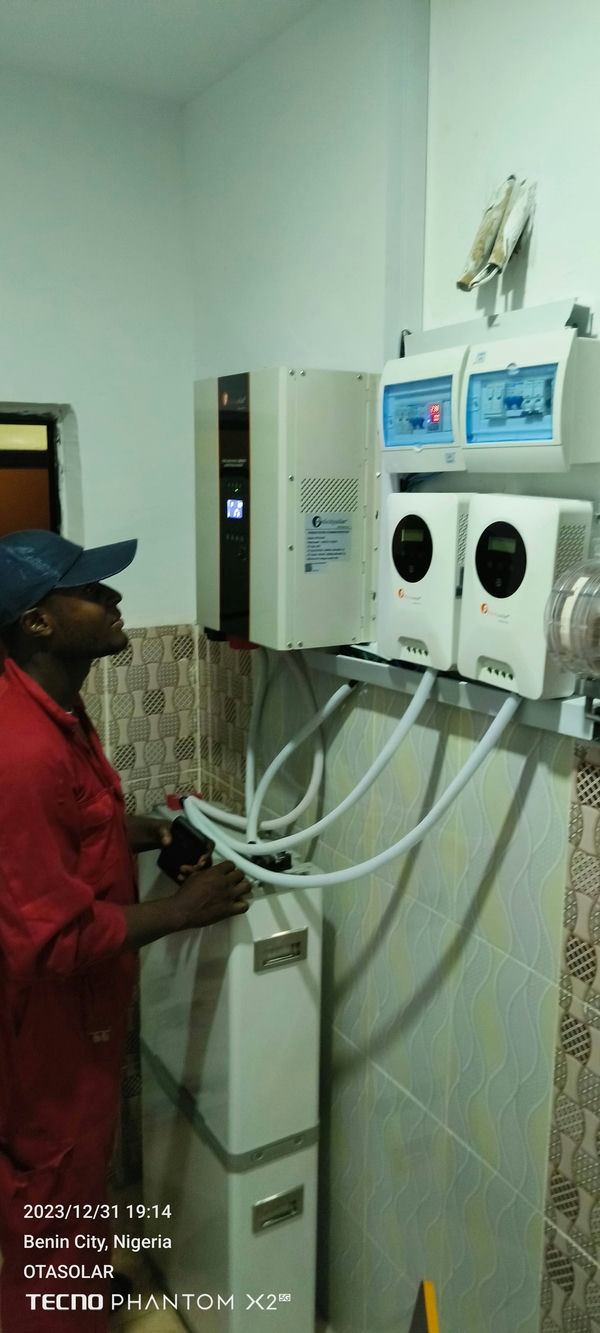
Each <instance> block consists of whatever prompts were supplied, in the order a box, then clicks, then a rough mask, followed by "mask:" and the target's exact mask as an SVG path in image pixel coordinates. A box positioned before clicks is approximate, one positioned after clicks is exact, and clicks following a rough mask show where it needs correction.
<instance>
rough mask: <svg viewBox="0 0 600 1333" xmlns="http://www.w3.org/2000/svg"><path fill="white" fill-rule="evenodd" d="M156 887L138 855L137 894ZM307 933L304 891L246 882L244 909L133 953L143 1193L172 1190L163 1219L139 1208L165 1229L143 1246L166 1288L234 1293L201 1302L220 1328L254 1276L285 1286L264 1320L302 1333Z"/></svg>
mask: <svg viewBox="0 0 600 1333" xmlns="http://www.w3.org/2000/svg"><path fill="white" fill-rule="evenodd" d="M170 890H171V886H170V885H169V884H168V883H167V882H166V881H165V880H164V877H163V876H162V875H161V874H160V873H159V872H158V871H157V868H156V860H155V857H153V856H152V855H151V854H147V855H146V856H143V857H141V858H140V893H141V897H142V898H143V899H144V900H149V899H150V898H152V897H154V896H157V895H162V894H164V893H165V892H169V891H170ZM321 939H322V903H321V890H320V889H319V888H310V889H307V890H306V891H298V890H291V891H289V892H286V891H285V889H283V890H278V891H276V892H272V891H269V890H268V889H265V888H263V887H261V886H260V885H257V886H256V887H255V889H254V891H253V900H252V904H251V907H250V910H249V911H248V913H246V914H245V915H243V916H237V917H233V918H231V919H230V920H229V921H223V922H218V923H216V924H215V925H213V926H210V927H207V928H206V929H204V930H196V931H185V932H181V933H179V934H177V935H172V936H167V937H166V938H165V939H162V940H157V941H156V942H155V943H154V944H152V945H150V946H149V947H148V948H147V949H145V950H144V951H143V953H142V966H141V1032H142V1049H143V1054H144V1083H143V1098H144V1102H143V1143H144V1190H145V1199H146V1201H147V1203H148V1204H150V1205H159V1203H160V1201H161V1200H164V1201H165V1203H164V1204H162V1205H161V1206H162V1207H164V1206H165V1204H169V1198H170V1196H173V1194H175V1195H176V1198H177V1206H176V1209H175V1206H174V1207H173V1216H172V1219H171V1220H170V1222H169V1227H168V1228H167V1227H166V1226H165V1224H164V1221H163V1219H161V1216H160V1209H158V1213H159V1215H158V1217H157V1218H155V1217H154V1215H153V1213H152V1209H150V1212H151V1213H152V1215H151V1216H149V1217H148V1222H147V1225H148V1232H147V1234H148V1235H149V1236H152V1235H155V1236H156V1235H159V1234H160V1233H161V1232H162V1233H164V1232H165V1231H166V1230H169V1234H171V1235H172V1237H173V1243H172V1246H171V1247H169V1248H167V1249H164V1250H163V1249H160V1248H157V1250H156V1252H153V1256H152V1257H153V1261H154V1263H155V1264H156V1266H157V1267H158V1268H159V1270H160V1272H161V1273H162V1275H163V1279H164V1282H165V1285H166V1287H167V1290H168V1291H169V1292H175V1291H178V1290H187V1291H192V1290H197V1291H198V1292H199V1294H203V1293H204V1294H206V1293H209V1292H213V1293H217V1292H218V1291H220V1292H221V1294H222V1295H223V1294H224V1293H225V1288H227V1294H228V1295H234V1294H236V1295H237V1299H236V1301H235V1302H234V1306H233V1307H232V1306H231V1304H225V1303H223V1304H222V1306H221V1308H220V1309H219V1308H218V1303H217V1304H215V1307H214V1310H213V1317H214V1318H215V1319H217V1320H218V1322H217V1323H216V1324H215V1328H218V1329H220V1330H222V1333H237V1330H238V1329H240V1330H241V1329H242V1328H244V1327H245V1326H246V1324H245V1323H244V1321H246V1322H247V1321H248V1320H249V1319H250V1315H251V1312H250V1311H247V1310H245V1309H244V1306H243V1300H244V1298H245V1291H247V1292H249V1293H251V1292H252V1291H253V1290H254V1288H255V1287H256V1284H257V1282H258V1281H259V1275H260V1282H262V1283H263V1284H264V1285H263V1286H262V1287H261V1288H260V1290H261V1291H263V1292H264V1290H265V1286H267V1285H268V1288H269V1294H272V1289H274V1288H275V1287H276V1288H277V1290H276V1292H275V1294H276V1295H277V1296H279V1294H282V1295H284V1296H285V1295H288V1294H289V1296H290V1302H289V1304H290V1307H291V1308H293V1310H294V1311H295V1313H294V1316H293V1320H294V1321H295V1322H294V1321H292V1322H288V1323H285V1324H284V1322H283V1318H280V1320H279V1321H278V1322H279V1323H280V1324H281V1325H282V1326H284V1327H287V1328H289V1330H290V1333H292V1330H293V1333H313V1327H314V1286H315V1272H316V1268H315V1264H316V1256H315V1248H316V1235H315V1213H316V1189H317V1143H318V1089H319V1043H320V997H321ZM175 1213H176V1215H175ZM267 1274H270V1275H271V1276H270V1279H269V1281H267ZM252 1275H254V1276H252ZM182 1282H183V1283H184V1284H186V1285H184V1287H183V1288H182V1287H181V1286H180V1284H181V1283H182ZM190 1283H193V1284H194V1285H193V1286H190V1285H189V1284H190ZM198 1283H201V1288H199V1287H198ZM244 1284H246V1286H244ZM247 1284H250V1285H247ZM234 1289H235V1291H234ZM294 1293H295V1294H294ZM286 1306H287V1302H286V1301H282V1302H281V1307H282V1312H283V1307H286ZM305 1307H306V1308H305ZM301 1311H305V1312H304V1313H302V1314H301ZM284 1313H285V1319H286V1320H288V1316H289V1319H290V1320H291V1319H292V1315H291V1314H290V1313H289V1312H288V1311H287V1310H286V1311H285V1312H284ZM256 1314H257V1316H258V1315H259V1314H260V1309H257V1312H256ZM184 1317H185V1320H186V1322H187V1323H188V1324H189V1326H190V1328H192V1329H195V1328H196V1327H198V1328H199V1329H200V1330H201V1331H202V1333H206V1329H207V1327H211V1325H208V1324H207V1318H208V1314H207V1311H202V1310H200V1309H198V1310H197V1311H196V1316H194V1317H197V1318H198V1319H199V1320H200V1322H199V1323H198V1324H195V1323H194V1322H193V1319H192V1312H189V1313H185V1315H184ZM262 1317H263V1319H264V1317H265V1313H264V1309H263V1312H262ZM202 1320H203V1321H204V1322H202ZM254 1326H256V1327H257V1328H258V1327H260V1322H259V1321H255V1325H254Z"/></svg>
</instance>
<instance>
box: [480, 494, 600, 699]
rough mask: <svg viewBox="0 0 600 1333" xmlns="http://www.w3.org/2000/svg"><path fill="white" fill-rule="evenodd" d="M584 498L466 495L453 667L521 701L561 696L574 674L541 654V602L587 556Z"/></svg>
mask: <svg viewBox="0 0 600 1333" xmlns="http://www.w3.org/2000/svg"><path fill="white" fill-rule="evenodd" d="M591 520H592V506H591V504H589V503H588V502H587V501H585V500H558V499H557V500H554V499H545V498H541V497H538V496H536V497H532V496H524V495H473V496H472V497H471V502H470V506H469V530H468V535H467V550H466V557H465V578H464V587H463V597H462V605H461V619H460V632H459V644H458V668H459V671H460V672H461V674H462V675H463V676H467V677H470V678H471V679H473V680H478V681H484V682H485V683H486V684H490V685H499V686H501V687H502V688H503V689H506V690H512V691H514V692H516V693H517V694H521V695H523V696H524V697H525V698H526V699H540V698H566V697H567V696H568V695H570V694H572V693H573V690H574V688H575V682H576V677H575V676H574V675H572V674H571V672H568V671H564V670H561V668H560V666H559V665H558V664H557V663H556V662H555V661H553V660H551V659H550V658H549V657H548V653H547V649H546V637H545V630H544V608H545V606H546V602H547V600H548V596H549V594H550V592H551V589H552V587H553V584H554V583H555V581H556V579H557V578H558V577H559V576H560V575H561V574H562V573H564V571H565V570H566V569H568V568H569V566H570V565H573V564H576V563H577V562H578V561H580V560H583V559H584V558H585V556H586V554H587V549H588V545H589V539H590V529H591Z"/></svg>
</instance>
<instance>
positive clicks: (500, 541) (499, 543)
mask: <svg viewBox="0 0 600 1333" xmlns="http://www.w3.org/2000/svg"><path fill="white" fill-rule="evenodd" d="M516 549H517V543H516V541H515V540H514V537H490V540H489V542H488V551H505V552H506V554H507V555H514V553H515V551H516Z"/></svg>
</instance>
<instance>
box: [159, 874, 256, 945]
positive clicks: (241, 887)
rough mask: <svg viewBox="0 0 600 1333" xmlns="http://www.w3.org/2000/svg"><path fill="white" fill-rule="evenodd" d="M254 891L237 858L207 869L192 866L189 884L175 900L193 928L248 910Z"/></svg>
mask: <svg viewBox="0 0 600 1333" xmlns="http://www.w3.org/2000/svg"><path fill="white" fill-rule="evenodd" d="M202 859H204V858H202ZM183 869H188V867H182V870H183ZM250 893H251V889H250V885H249V883H248V881H247V879H245V878H244V875H243V873H242V871H241V870H238V869H237V867H236V866H234V864H233V861H220V862H219V864H218V865H216V866H209V867H208V868H207V869H205V870H197V869H196V868H195V867H189V874H188V877H187V879H186V881H185V884H183V885H182V887H181V888H180V889H178V890H177V892H176V894H175V899H176V901H177V903H178V904H179V905H180V907H181V908H182V909H183V911H184V913H185V916H186V917H188V916H189V920H188V921H187V925H188V928H190V927H193V926H210V925H212V923H213V922H214V921H223V920H225V919H226V918H227V917H230V916H239V914H240V913H241V912H247V911H248V908H249V906H250V903H249V902H248V894H250Z"/></svg>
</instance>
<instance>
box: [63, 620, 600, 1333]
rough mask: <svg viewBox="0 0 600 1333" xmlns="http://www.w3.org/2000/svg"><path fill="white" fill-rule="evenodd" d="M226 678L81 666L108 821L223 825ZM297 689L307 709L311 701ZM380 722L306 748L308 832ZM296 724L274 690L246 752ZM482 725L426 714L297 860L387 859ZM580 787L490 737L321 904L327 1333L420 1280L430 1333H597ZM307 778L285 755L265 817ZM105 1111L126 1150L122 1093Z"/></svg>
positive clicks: (153, 640)
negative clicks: (204, 815) (313, 759)
mask: <svg viewBox="0 0 600 1333" xmlns="http://www.w3.org/2000/svg"><path fill="white" fill-rule="evenodd" d="M251 656H252V655H251V654H250V653H247V652H246V653H244V652H243V653H234V652H232V650H230V649H229V648H228V647H226V646H224V645H221V644H216V643H210V642H207V641H206V639H205V638H204V637H203V636H202V635H200V636H199V635H198V632H197V630H196V629H195V628H194V627H191V626H166V627H162V628H159V629H150V630H133V631H132V632H131V642H130V645H129V648H128V649H127V650H126V652H125V653H123V654H121V655H120V656H119V657H118V658H114V659H111V660H108V661H105V662H103V663H100V664H97V665H96V666H95V667H94V670H93V672H92V674H91V677H90V679H89V682H88V686H87V689H86V699H87V703H88V707H89V709H90V712H91V714H92V716H93V718H94V720H95V722H96V725H97V726H98V729H99V731H100V733H101V735H102V738H103V741H104V743H105V746H106V749H107V752H108V754H109V757H110V758H111V761H112V762H113V763H114V764H115V766H116V767H117V768H118V769H119V771H120V773H121V777H122V780H123V785H124V790H125V793H126V799H127V803H128V806H129V808H130V809H131V810H136V811H140V812H141V811H149V810H151V809H152V808H153V806H154V805H155V804H157V803H160V802H161V801H162V800H164V796H165V794H166V793H167V792H177V793H180V794H184V793H186V792H188V791H190V790H193V789H196V790H202V792H203V794H204V795H205V796H207V797H208V798H209V799H211V800H213V801H225V802H226V804H227V805H228V806H229V807H230V808H233V809H240V808H241V806H242V802H243V781H244V750H245V742H246V731H247V724H248V719H249V709H250V703H251V688H252V687H251V670H252V660H251ZM314 683H315V686H316V688H317V692H318V694H319V697H320V698H322V699H323V698H325V697H326V696H327V695H328V694H329V693H331V692H332V690H333V688H334V685H333V681H332V680H330V679H328V678H326V677H322V676H315V677H314ZM405 706H406V699H405V698H404V697H402V696H397V695H394V694H392V693H391V692H387V691H376V690H371V689H368V688H366V687H361V689H360V691H359V693H358V695H357V697H355V698H354V699H353V700H352V701H351V702H350V703H349V704H347V705H345V707H344V710H343V711H342V712H340V714H338V715H337V717H336V718H334V719H333V721H332V722H331V723H330V724H329V726H328V764H327V782H326V788H325V792H324V796H323V805H324V808H327V809H328V808H330V807H331V806H333V805H334V804H336V803H337V801H339V800H340V799H341V797H342V796H343V795H345V794H346V793H347V791H348V790H349V789H350V787H351V786H353V785H354V784H355V782H356V781H357V780H358V778H359V777H360V776H362V773H363V772H364V769H365V768H366V766H367V765H368V764H369V763H370V762H371V760H372V759H373V757H374V756H375V754H376V753H378V752H379V750H380V749H381V747H382V745H383V744H384V743H385V741H386V739H387V737H388V735H389V733H390V731H391V728H392V726H393V725H394V723H395V721H396V720H397V718H398V717H399V716H400V715H401V713H402V712H403V710H404V707H405ZM303 710H304V705H303V704H302V703H301V702H300V700H299V697H298V693H297V688H296V687H295V686H292V685H290V684H289V683H288V682H287V680H286V676H285V673H283V674H280V677H279V678H278V680H277V682H276V684H275V686H274V688H273V690H272V692H271V696H270V701H269V703H268V706H267V710H266V733H267V735H268V736H269V744H270V747H271V750H272V751H274V750H275V749H277V748H279V744H280V743H282V742H283V740H284V739H287V738H288V736H289V735H290V733H291V732H292V731H294V730H295V729H296V727H297V726H298V724H299V722H300V720H301V718H302V720H303V718H304V711H303ZM300 715H301V717H300ZM485 725H486V722H485V719H483V718H480V717H478V716H477V715H474V714H468V713H460V712H458V711H456V710H450V709H446V708H434V707H433V706H429V707H428V708H427V709H426V711H425V713H424V714H423V718H422V721H421V722H420V724H419V725H418V726H416V727H415V728H414V729H413V731H412V733H411V736H410V737H409V739H408V740H407V741H406V742H405V743H404V745H403V747H402V750H401V751H400V752H399V754H398V755H397V757H396V759H395V760H394V761H393V762H392V764H391V765H390V766H389V768H388V769H387V771H386V773H385V775H383V776H382V777H381V778H380V779H379V780H378V782H377V784H376V785H375V787H374V788H373V789H371V792H370V793H369V794H368V795H367V796H366V797H364V798H363V800H362V801H361V803H360V805H358V806H356V807H355V808H354V810H353V811H350V812H348V813H347V814H346V816H345V817H344V818H343V819H342V820H341V821H340V822H339V823H338V824H336V825H334V826H332V827H331V829H329V830H327V833H326V835H325V836H324V837H323V838H322V839H321V840H320V841H319V842H318V843H316V844H313V845H312V846H311V847H310V849H309V850H310V853H311V855H312V857H313V859H314V860H315V861H316V862H317V863H318V864H319V865H321V866H322V867H323V868H324V869H325V870H328V869H339V868H342V869H343V868H348V867H349V866H350V865H351V864H352V863H353V862H355V861H358V860H361V859H364V858H365V857H367V856H370V855H372V854H374V853H375V852H376V851H378V850H379V849H380V848H381V847H383V846H386V845H389V844H390V843H392V842H393V841H395V840H396V839H397V838H398V837H399V836H400V835H401V833H402V832H403V831H404V830H406V829H408V828H410V827H412V825H413V824H414V823H415V822H416V821H417V820H418V818H419V817H420V816H421V814H422V813H424V812H425V810H427V809H428V808H429V806H430V804H431V802H432V800H433V799H434V797H435V794H437V793H439V792H440V791H441V790H442V789H443V788H444V787H445V786H446V785H447V783H448V782H449V781H450V779H451V778H452V777H453V776H454V774H455V773H456V772H457V771H458V768H459V767H460V766H461V765H462V764H463V763H464V762H465V760H466V758H467V755H468V754H469V753H470V752H471V751H472V748H473V745H474V744H475V742H476V740H477V739H478V738H479V736H480V735H481V734H482V732H483V730H484V729H485ZM599 765H600V752H598V751H590V750H586V751H585V752H584V751H580V752H578V755H577V771H576V778H575V779H574V781H575V789H574V793H571V781H572V770H573V744H572V742H570V741H569V740H568V739H565V738H559V737H555V736H552V735H550V734H544V733H535V732H532V731H531V730H530V729H526V728H522V727H519V726H518V725H517V724H513V726H512V727H511V729H510V732H508V733H507V734H506V735H505V738H504V740H503V742H502V744H501V746H500V747H499V749H498V751H497V752H496V754H495V755H494V756H493V757H492V758H490V759H489V760H488V761H487V762H486V764H485V765H484V767H483V768H482V770H480V772H479V774H478V775H477V777H476V778H475V780H474V781H473V782H472V783H471V784H470V786H469V788H468V789H467V790H466V791H465V793H464V794H463V796H462V797H461V798H459V800H458V801H457V802H456V804H455V805H454V807H452V809H451V810H450V811H448V812H447V813H446V815H445V816H444V817H443V819H442V820H441V821H440V823H439V825H438V826H437V828H436V829H435V831H434V832H433V833H431V834H430V835H429V837H428V838H427V839H426V840H425V842H424V843H422V844H421V845H420V847H419V848H418V849H416V850H415V851H413V852H412V853H411V854H410V855H409V856H408V857H406V858H404V859H403V860H396V861H393V862H391V863H389V864H388V865H387V866H386V867H382V868H381V869H380V871H379V873H378V874H376V875H369V876H368V877H365V878H363V879H361V880H359V881H357V882H355V883H354V884H348V885H344V886H342V887H340V888H331V889H328V890H326V891H325V895H324V904H325V922H326V934H325V964H326V965H325V997H324V999H325V1023H324V1049H323V1137H322V1150H321V1177H322V1178H321V1216H320V1238H319V1244H320V1256H321V1263H320V1275H319V1287H320V1304H321V1308H322V1310H323V1311H324V1313H326V1314H327V1316H328V1318H329V1320H330V1323H331V1327H332V1328H333V1329H334V1330H335V1333H376V1331H377V1330H379V1329H381V1330H383V1329H394V1330H395V1333H407V1330H408V1327H409V1323H410V1312H411V1310H412V1307H413V1304H414V1299H415V1294H416V1290H417V1287H418V1283H419V1282H420V1280H421V1278H423V1277H426V1276H427V1277H430V1278H432V1279H433V1280H434V1282H435V1286H436V1294H437V1298H438V1305H439V1310H440V1321H441V1324H440V1326H441V1329H442V1333H484V1331H485V1333H557V1331H558V1330H568V1331H569V1333H600V1279H599V1276H598V1269H597V1265H598V1262H599V1258H600V1251H599V1249H598V1246H599V1245H600V1166H599V1165H598V1150H599V1148H600V1131H599V1124H600V1038H599V1033H600V982H598V980H597V977H596V970H597V961H598V959H597V943H596V935H597V936H598V945H600V925H598V921H600V915H599V914H600V767H599ZM309 768H310V762H309V757H308V756H307V755H306V754H303V755H300V756H299V757H298V760H297V763H296V764H295V765H292V770H291V772H290V771H288V773H287V776H286V777H285V779H282V781H281V782H280V783H278V785H277V787H276V789H275V790H273V791H272V792H271V796H270V803H271V808H272V809H273V810H276V811H281V810H282V809H283V808H284V807H285V808H290V807H291V806H292V805H293V804H295V799H296V796H297V793H298V791H299V790H300V789H301V788H303V787H304V786H305V785H306V781H307V778H308V772H309ZM571 795H573V801H572V804H571V821H570V842H571V846H570V848H569V847H568V843H567V835H568V826H569V820H568V812H569V800H570V797H571ZM567 862H568V866H569V879H568V889H567V896H566V917H565V928H564V931H563V933H562V937H561V929H562V926H561V917H562V910H563V901H564V900H565V893H564V886H565V882H567ZM597 917H598V921H597V920H596V918H597ZM561 958H562V966H563V968H564V969H565V970H564V972H563V976H562V979H561V978H560V969H561ZM596 988H598V989H596ZM559 1018H560V1021H559ZM557 1022H558V1024H559V1032H560V1038H559V1046H558V1053H557V1056H556V1085H557V1091H556V1099H555V1103H554V1110H553V1112H552V1070H553V1064H554V1046H555V1034H556V1030H557ZM597 1039H598V1040H597ZM126 1086H127V1085H126ZM129 1095H130V1097H131V1099H132V1100H131V1104H130V1105H129V1107H128V1108H126V1110H127V1115H126V1122H127V1116H128V1123H129V1125H130V1132H131V1133H134V1127H135V1119H136V1116H135V1110H136V1105H135V1097H136V1096H137V1083H136V1078H135V1069H133V1070H130V1077H129ZM552 1114H553V1123H552V1132H551V1134H550V1129H551V1115H552ZM132 1126H133V1128H132ZM549 1142H550V1172H549V1175H548V1169H547V1160H548V1143H549ZM124 1148H125V1150H126V1155H127V1151H129V1155H130V1157H131V1148H132V1140H131V1138H130V1140H129V1142H125V1144H124ZM544 1227H546V1236H545V1239H544ZM544 1245H545V1273H544V1277H543V1284H542V1301H541V1310H542V1313H541V1316H540V1280H541V1275H542V1260H543V1254H544ZM540 1318H541V1323H540Z"/></svg>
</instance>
